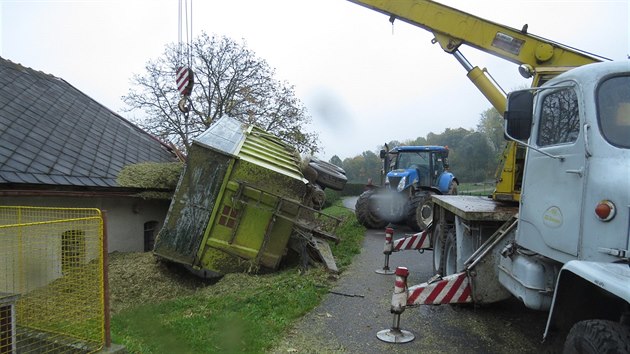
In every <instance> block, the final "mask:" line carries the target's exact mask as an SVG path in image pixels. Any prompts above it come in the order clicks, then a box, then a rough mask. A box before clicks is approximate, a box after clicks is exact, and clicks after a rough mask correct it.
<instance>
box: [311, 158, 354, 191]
mask: <svg viewBox="0 0 630 354" xmlns="http://www.w3.org/2000/svg"><path fill="white" fill-rule="evenodd" d="M308 165H309V167H311V168H312V169H314V170H315V171H316V172H317V179H316V180H315V181H316V182H317V184H319V185H320V186H322V187H327V188H330V189H333V190H336V191H340V190H342V189H343V187H344V186H345V185H346V182H348V178H347V177H346V172H345V171H344V170H343V169H342V168H341V167H339V166H335V165H333V164H331V163H329V162H326V161H322V160H318V159H316V158H314V157H311V159H310V161H309V163H308Z"/></svg>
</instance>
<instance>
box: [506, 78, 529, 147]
mask: <svg viewBox="0 0 630 354" xmlns="http://www.w3.org/2000/svg"><path fill="white" fill-rule="evenodd" d="M533 110H534V94H533V93H532V91H530V90H522V91H514V92H511V93H510V94H508V96H507V108H506V111H505V114H504V115H503V118H505V132H506V133H507V136H508V137H509V138H512V139H516V140H527V139H529V136H530V135H531V130H532V116H533Z"/></svg>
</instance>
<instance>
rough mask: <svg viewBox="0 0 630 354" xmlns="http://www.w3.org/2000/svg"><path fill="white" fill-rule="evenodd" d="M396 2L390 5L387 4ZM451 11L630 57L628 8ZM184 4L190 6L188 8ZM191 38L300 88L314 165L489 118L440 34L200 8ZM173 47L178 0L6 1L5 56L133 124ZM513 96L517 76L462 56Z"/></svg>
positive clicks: (199, 4)
mask: <svg viewBox="0 0 630 354" xmlns="http://www.w3.org/2000/svg"><path fill="white" fill-rule="evenodd" d="M393 1H395V0H393ZM441 2H442V3H444V4H447V5H449V6H452V7H455V8H458V9H460V10H464V11H467V12H469V13H472V14H474V15H476V16H480V17H483V18H486V19H488V20H492V21H494V22H498V23H501V24H504V25H508V26H510V27H515V28H521V27H522V26H523V25H524V24H525V23H527V24H528V25H529V33H532V34H535V35H538V36H541V37H545V38H548V39H552V40H554V41H556V42H560V43H563V44H566V45H569V46H572V47H576V48H580V49H582V50H586V51H589V52H592V53H595V54H598V55H601V56H604V57H608V58H610V59H614V60H627V56H628V54H629V53H630V39H629V36H630V34H629V33H630V24H629V17H630V9H629V7H630V6H629V4H628V3H629V0H599V1H596V0H555V1H554V0H551V1H546V0H502V1H495V0H479V1H471V0H442V1H441ZM188 3H189V6H190V0H189V2H188ZM192 10H193V19H192V27H193V28H192V30H193V35H198V34H199V33H200V32H201V31H205V32H207V33H208V34H211V35H212V34H217V35H226V36H228V37H230V38H232V39H234V40H236V41H238V42H240V41H241V40H245V42H246V46H247V47H248V48H249V49H251V50H253V51H254V52H255V53H256V54H257V55H258V56H259V57H260V58H262V59H264V60H266V61H267V62H268V63H269V65H270V66H271V67H272V68H275V70H276V74H277V78H278V79H280V80H286V81H287V82H289V83H290V84H292V85H294V86H295V92H296V95H297V97H298V98H299V99H300V100H301V101H302V102H303V103H304V105H305V106H306V107H307V109H308V112H309V114H310V115H311V116H312V118H313V125H312V127H310V129H311V130H314V131H317V132H318V133H319V136H320V140H321V145H322V148H323V151H322V152H321V153H320V154H319V155H320V157H323V158H325V159H329V158H330V157H332V156H333V155H338V156H339V157H341V158H342V159H344V158H347V157H352V156H355V155H357V154H360V153H361V152H363V151H364V150H373V151H375V150H376V148H377V146H378V145H379V144H382V143H384V142H386V141H390V140H394V139H395V140H400V141H402V140H406V139H414V138H416V137H418V136H426V134H427V133H429V132H435V133H441V132H443V131H444V129H445V128H449V127H450V128H457V127H463V128H467V129H473V128H475V127H476V125H477V122H478V120H479V115H480V113H481V112H482V111H484V110H485V109H487V108H489V107H490V104H489V103H488V102H487V101H486V100H485V98H484V97H483V96H482V95H481V94H480V93H479V92H478V91H477V90H476V88H474V86H473V85H472V84H471V83H470V82H469V81H468V79H467V78H466V76H465V71H464V69H463V68H462V67H461V66H460V65H459V64H458V63H457V61H456V60H455V59H454V58H453V57H452V56H450V55H448V54H446V53H444V52H443V51H442V50H441V49H440V48H439V46H438V45H437V44H436V45H433V44H431V39H432V37H433V36H432V35H431V34H430V33H429V32H427V31H425V30H423V29H420V28H417V27H413V26H411V25H408V24H405V23H403V22H401V21H397V22H395V24H394V26H393V27H392V25H391V24H390V23H389V22H388V18H387V16H385V15H382V14H380V13H377V12H374V11H372V10H369V9H366V8H363V7H361V6H358V5H355V4H353V3H350V2H348V1H345V0H221V1H219V0H205V1H202V0H195V1H193V3H192ZM177 40H178V1H177V0H168V1H166V0H164V1H160V0H100V1H96V0H95V1H89V0H0V56H2V57H3V58H5V59H9V60H11V61H14V62H17V63H21V64H23V65H25V66H28V67H32V68H33V69H37V70H41V71H43V72H46V73H49V74H52V75H55V76H57V77H61V78H63V79H64V80H66V81H68V82H69V83H70V84H72V85H74V86H75V87H77V88H78V89H79V90H81V91H83V92H84V93H86V94H88V95H89V96H91V97H92V98H93V99H95V100H97V101H98V102H100V103H102V104H103V105H105V106H107V107H109V108H110V109H112V110H113V111H115V112H117V113H119V114H121V115H123V116H125V117H128V118H129V115H128V114H127V113H125V112H123V110H122V109H123V108H124V107H125V105H124V103H123V102H122V100H121V99H120V98H121V96H123V95H125V94H127V92H128V89H129V84H130V78H131V77H132V75H133V74H134V73H135V74H142V73H143V67H144V64H145V63H146V62H147V61H148V60H149V59H155V58H157V57H158V56H160V55H161V54H162V53H163V50H164V46H165V44H167V43H173V42H177ZM461 52H462V53H463V54H464V55H465V56H466V57H467V58H468V60H469V61H470V62H471V63H472V64H473V65H478V66H480V67H482V68H483V67H486V68H487V69H488V71H489V72H490V73H491V74H492V75H493V76H494V77H495V79H496V80H497V81H498V82H499V83H500V84H501V86H503V88H504V89H506V90H511V89H515V88H520V87H522V86H525V85H529V81H527V80H524V79H522V78H521V77H520V75H519V74H518V72H517V66H516V65H515V64H512V63H508V62H506V61H502V60H500V59H497V58H494V57H493V56H491V55H489V54H485V53H482V52H479V51H476V50H474V49H471V48H468V47H462V48H461Z"/></svg>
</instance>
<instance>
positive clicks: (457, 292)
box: [407, 272, 472, 306]
mask: <svg viewBox="0 0 630 354" xmlns="http://www.w3.org/2000/svg"><path fill="white" fill-rule="evenodd" d="M407 293H408V294H409V296H408V297H407V306H414V305H437V304H457V303H466V302H472V296H471V294H472V291H471V287H470V281H469V280H468V275H467V274H466V272H462V273H457V274H453V275H449V276H447V277H444V278H442V280H440V281H437V282H434V283H430V284H428V283H422V284H420V285H416V286H413V287H411V288H409V290H408V291H407Z"/></svg>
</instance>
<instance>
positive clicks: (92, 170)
mask: <svg viewBox="0 0 630 354" xmlns="http://www.w3.org/2000/svg"><path fill="white" fill-rule="evenodd" d="M170 161H174V155H173V154H172V153H171V152H170V151H169V149H168V148H167V146H166V145H165V144H163V143H161V142H160V141H158V140H157V139H156V138H154V137H153V136H151V135H149V134H148V133H146V132H145V131H143V130H141V129H140V128H138V127H137V126H135V125H133V124H131V123H130V122H129V121H127V120H125V119H124V118H122V117H121V116H119V115H117V114H116V113H114V112H112V111H110V110H109V109H107V108H106V107H104V106H103V105H101V104H99V103H98V102H96V101H94V100H93V99H91V98H90V97H88V96H87V95H85V94H84V93H82V92H81V91H79V90H77V89H76V88H75V87H73V86H72V85H70V84H69V83H67V82H66V81H64V80H62V79H60V78H57V77H55V76H52V75H49V74H45V73H42V72H40V71H37V70H33V69H31V68H26V67H24V66H21V65H19V64H16V63H13V62H11V61H9V60H6V59H3V58H1V57H0V185H1V184H3V183H16V184H45V185H54V186H81V187H116V186H118V185H117V183H116V176H117V174H118V172H119V171H120V170H121V169H122V168H123V166H125V165H128V164H134V163H139V162H170Z"/></svg>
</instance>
